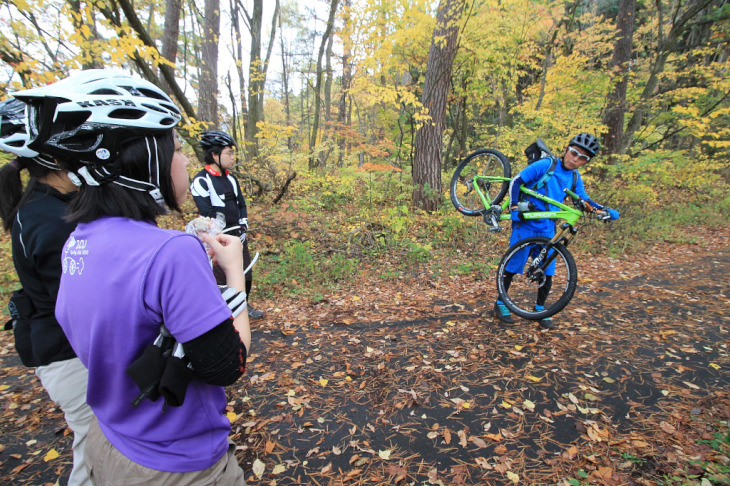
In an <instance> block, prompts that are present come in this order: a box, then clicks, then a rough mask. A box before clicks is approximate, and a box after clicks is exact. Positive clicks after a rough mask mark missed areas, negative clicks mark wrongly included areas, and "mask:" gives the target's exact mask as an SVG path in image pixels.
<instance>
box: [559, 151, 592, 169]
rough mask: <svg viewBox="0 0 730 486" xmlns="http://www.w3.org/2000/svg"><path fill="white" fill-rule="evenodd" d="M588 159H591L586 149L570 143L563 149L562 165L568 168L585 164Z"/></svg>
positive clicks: (575, 167)
mask: <svg viewBox="0 0 730 486" xmlns="http://www.w3.org/2000/svg"><path fill="white" fill-rule="evenodd" d="M589 160H591V155H590V154H589V153H588V151H587V150H586V149H584V148H583V147H576V146H575V145H571V146H569V147H568V148H567V149H565V155H564V156H563V166H564V167H565V168H566V169H568V170H573V169H577V168H578V167H581V166H583V165H585V164H586V163H588V161H589Z"/></svg>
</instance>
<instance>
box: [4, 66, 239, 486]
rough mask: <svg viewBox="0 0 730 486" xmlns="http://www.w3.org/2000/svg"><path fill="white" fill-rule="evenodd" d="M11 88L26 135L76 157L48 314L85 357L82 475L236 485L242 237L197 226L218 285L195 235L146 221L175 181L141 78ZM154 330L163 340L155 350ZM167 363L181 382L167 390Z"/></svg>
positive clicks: (183, 189) (67, 158)
mask: <svg viewBox="0 0 730 486" xmlns="http://www.w3.org/2000/svg"><path fill="white" fill-rule="evenodd" d="M16 97H17V98H18V99H21V100H23V101H25V102H26V103H27V104H28V111H29V117H28V119H29V128H30V133H31V140H30V141H29V147H31V148H33V147H36V148H37V149H41V148H42V149H43V152H44V153H48V154H49V155H53V156H55V157H56V158H57V159H58V160H59V161H60V163H61V164H62V165H64V164H65V163H69V166H70V165H72V164H70V162H73V164H74V165H75V166H76V167H78V163H80V164H81V168H80V169H79V170H76V171H75V175H76V177H75V179H76V182H77V183H78V184H79V185H80V190H79V193H78V195H77V196H76V197H75V198H74V199H73V200H72V201H71V203H70V209H71V216H70V219H71V221H72V222H74V223H77V227H76V230H74V232H73V233H71V236H70V237H69V239H68V240H67V242H66V244H65V246H64V249H63V253H62V255H61V256H62V266H63V274H62V276H61V285H60V289H59V293H58V303H57V305H56V317H57V319H58V322H59V323H60V324H61V327H62V328H63V330H64V332H65V333H66V335H67V336H68V339H69V341H70V343H71V345H72V347H73V349H74V351H75V352H76V354H77V355H78V357H79V358H80V359H81V361H82V362H83V363H84V364H85V365H86V366H87V368H88V369H89V383H88V393H87V401H88V404H89V405H90V406H91V408H92V409H93V411H94V414H95V416H96V418H97V419H98V422H97V421H93V422H92V424H91V427H90V429H89V438H88V444H87V447H86V463H87V466H88V468H89V473H90V476H91V479H92V481H93V482H94V483H95V484H125V485H129V484H175V485H181V484H236V485H242V484H245V483H244V479H243V471H242V470H241V468H240V467H239V466H238V464H237V462H236V459H235V455H234V451H235V447H233V446H232V444H231V443H230V440H229V439H228V435H229V434H230V423H229V421H228V419H227V418H226V416H225V407H226V397H225V390H224V387H225V386H227V385H231V384H233V383H234V382H235V381H236V380H237V379H238V378H239V377H240V376H241V375H242V374H243V372H244V368H245V362H246V354H247V351H248V349H249V346H250V342H251V332H250V328H249V323H248V314H247V312H246V311H245V292H244V288H245V281H244V276H243V273H242V265H243V263H242V256H241V255H242V249H241V242H240V240H239V239H238V238H236V237H235V236H227V235H221V236H218V237H215V238H210V237H204V238H205V243H206V244H207V245H208V246H209V248H210V250H209V254H210V256H211V257H212V258H213V259H214V261H215V262H216V263H217V264H218V265H219V266H220V267H221V268H222V269H223V270H224V271H225V273H226V280H227V281H226V284H227V288H224V289H223V290H221V289H219V288H218V286H217V285H216V283H215V280H214V278H213V273H212V271H211V268H210V264H209V260H208V255H207V254H206V250H205V248H204V247H203V244H202V243H201V241H200V240H198V239H197V238H196V237H194V236H191V235H187V234H185V233H182V232H179V231H173V230H164V229H161V228H159V227H158V226H157V225H156V224H155V220H156V218H157V217H158V216H160V215H162V214H164V213H165V212H166V211H167V208H170V209H174V210H178V209H179V205H180V204H181V203H182V202H183V201H184V200H185V197H186V194H187V187H188V173H187V169H186V166H187V163H188V161H187V158H186V157H185V155H183V153H182V152H181V151H180V142H179V141H178V139H177V136H176V134H175V133H174V131H173V127H174V126H175V125H176V124H177V123H178V122H179V120H180V112H179V111H178V109H177V108H176V107H175V106H174V105H173V103H172V102H171V101H170V99H169V98H168V97H167V95H165V94H164V92H162V91H161V90H160V89H159V88H157V87H156V86H154V85H153V84H151V83H149V82H147V81H144V80H141V79H138V78H134V77H131V76H128V75H125V74H121V73H117V72H112V71H105V70H90V71H82V72H81V73H79V74H78V75H76V76H73V77H70V78H67V79H65V80H63V81H59V82H58V83H56V84H54V85H49V86H46V87H43V88H38V89H34V90H28V91H23V92H19V93H16ZM222 292H223V293H222ZM224 296H225V298H224ZM161 336H167V337H166V338H165V339H161V338H160V337H161ZM155 342H156V343H157V344H158V346H154V345H153V343H155ZM163 343H168V344H170V343H172V344H173V345H172V346H168V347H167V348H166V349H164V351H165V352H164V353H163V348H164V344H163ZM150 351H158V353H157V354H155V353H154V352H153V353H152V355H150V354H149V352H150ZM173 351H174V355H173V356H169V354H170V352H173ZM151 356H154V360H156V361H153V363H152V364H154V365H155V366H146V365H143V366H142V367H141V368H142V370H143V372H144V373H143V374H145V373H147V374H148V375H149V376H141V377H140V376H139V373H137V374H135V373H132V371H131V370H132V369H133V368H134V365H133V364H134V363H139V362H140V361H139V360H142V361H143V362H144V359H146V358H150V357H151ZM175 360H178V361H175ZM173 361H175V363H183V364H182V371H180V370H179V368H176V367H174V366H173ZM144 363H148V362H144ZM188 363H189V364H190V367H187V366H186V365H187V364H188ZM157 365H160V366H161V368H160V369H159V372H160V373H157V372H156V371H155V372H153V369H156V368H155V367H156V366H157ZM139 368H140V367H137V370H138V371H139ZM163 370H164V373H163ZM171 370H172V371H171ZM176 370H177V371H176ZM168 372H170V373H172V382H173V384H175V383H176V384H177V385H180V384H181V383H182V386H181V387H178V392H179V391H180V388H181V390H182V393H181V394H180V393H178V394H177V395H176V396H171V395H170V393H169V392H166V389H165V387H164V386H163V385H162V383H163V382H164V380H166V379H167V378H169V376H168ZM140 379H142V380H145V379H147V380H148V382H146V384H145V386H146V385H147V384H149V386H148V387H146V388H145V386H143V385H140V381H139V380H140ZM161 380H162V381H161ZM141 388H144V389H141ZM173 388H174V387H173ZM172 395H175V394H174V393H173V394H172ZM160 396H163V397H164V400H161V399H160Z"/></svg>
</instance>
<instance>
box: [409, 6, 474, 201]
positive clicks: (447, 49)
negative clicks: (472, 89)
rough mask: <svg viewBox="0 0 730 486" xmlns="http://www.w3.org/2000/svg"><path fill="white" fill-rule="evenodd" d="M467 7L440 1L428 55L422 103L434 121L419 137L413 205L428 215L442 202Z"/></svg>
mask: <svg viewBox="0 0 730 486" xmlns="http://www.w3.org/2000/svg"><path fill="white" fill-rule="evenodd" d="M464 4H465V1H464V0H440V2H439V7H438V13H437V15H436V27H435V28H434V31H433V38H432V40H431V48H430V49H429V52H428V62H427V64H426V76H425V79H424V85H423V97H422V103H423V106H424V107H426V108H428V111H429V114H430V115H431V121H430V122H427V123H425V124H424V125H423V126H422V127H421V128H419V130H418V132H417V133H416V144H415V145H416V147H415V156H414V159H413V193H412V201H413V204H414V205H415V206H416V207H420V208H421V209H424V210H426V211H428V212H432V211H435V210H436V209H438V207H439V204H440V202H441V145H442V140H443V133H444V119H445V116H446V104H447V101H448V96H449V88H450V85H451V68H452V65H453V63H454V58H455V57H456V49H457V40H458V37H459V24H458V22H459V19H460V18H461V14H462V12H463V10H464Z"/></svg>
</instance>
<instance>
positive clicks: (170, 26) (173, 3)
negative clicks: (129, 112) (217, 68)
mask: <svg viewBox="0 0 730 486" xmlns="http://www.w3.org/2000/svg"><path fill="white" fill-rule="evenodd" d="M181 5H182V0H167V1H166V2H165V27H164V29H163V31H162V52H161V53H160V54H162V57H163V58H165V59H166V60H167V61H169V62H170V63H171V64H172V65H173V66H168V65H165V64H160V77H161V78H162V79H161V81H162V89H164V90H165V92H166V93H168V94H170V93H172V87H171V86H170V84H169V83H168V82H167V81H166V80H165V75H164V74H162V72H163V71H168V74H169V75H170V76H173V77H174V76H175V68H174V65H175V61H176V59H177V42H178V37H179V36H180V8H181Z"/></svg>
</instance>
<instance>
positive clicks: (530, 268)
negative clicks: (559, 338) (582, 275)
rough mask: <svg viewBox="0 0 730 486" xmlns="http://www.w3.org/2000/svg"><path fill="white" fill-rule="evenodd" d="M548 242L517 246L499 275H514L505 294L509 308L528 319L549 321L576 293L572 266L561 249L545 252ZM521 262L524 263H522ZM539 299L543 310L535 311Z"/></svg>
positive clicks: (567, 254)
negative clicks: (508, 273) (507, 273)
mask: <svg viewBox="0 0 730 486" xmlns="http://www.w3.org/2000/svg"><path fill="white" fill-rule="evenodd" d="M547 241H548V240H547V238H531V239H528V240H523V241H522V242H518V243H517V244H515V245H514V246H513V247H511V248H510V250H509V251H508V252H507V254H506V255H505V258H506V259H507V260H504V259H503V262H502V263H501V264H500V271H501V272H503V271H505V270H506V271H507V272H510V273H512V272H514V273H515V275H514V276H513V277H512V281H511V283H510V285H509V288H508V290H507V291H506V295H505V297H506V300H507V302H506V303H507V305H508V307H511V308H513V309H512V310H513V312H515V313H516V314H517V315H519V316H521V317H525V318H528V319H539V318H542V317H548V316H550V315H553V314H555V313H557V312H559V311H560V310H562V309H563V308H564V307H565V305H566V304H567V303H568V301H569V300H570V298H571V297H572V295H573V292H574V290H575V282H576V281H577V275H575V264H574V262H573V261H572V257H570V256H569V253H567V251H566V250H565V249H564V248H562V247H561V248H562V251H556V250H555V249H554V248H553V249H551V250H549V251H546V250H545V249H546V245H547ZM523 262H524V263H523ZM539 298H540V299H541V302H542V306H543V308H544V310H542V311H536V310H535V305H536V304H537V303H538V299H539Z"/></svg>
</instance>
